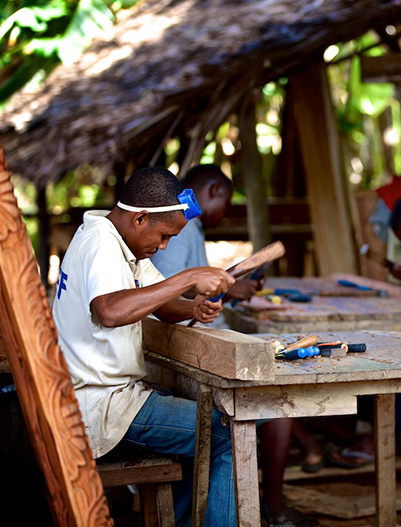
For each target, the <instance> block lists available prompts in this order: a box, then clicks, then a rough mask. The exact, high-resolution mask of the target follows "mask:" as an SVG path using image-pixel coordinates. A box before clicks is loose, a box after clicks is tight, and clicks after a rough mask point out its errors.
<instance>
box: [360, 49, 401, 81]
mask: <svg viewBox="0 0 401 527" xmlns="http://www.w3.org/2000/svg"><path fill="white" fill-rule="evenodd" d="M361 78H362V82H396V83H398V82H401V53H387V55H381V56H380V57H368V56H367V55H362V56H361Z"/></svg>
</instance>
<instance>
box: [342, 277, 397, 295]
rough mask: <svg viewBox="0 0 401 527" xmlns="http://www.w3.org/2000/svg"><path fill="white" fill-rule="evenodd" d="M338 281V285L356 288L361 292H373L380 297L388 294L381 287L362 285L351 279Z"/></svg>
mask: <svg viewBox="0 0 401 527" xmlns="http://www.w3.org/2000/svg"><path fill="white" fill-rule="evenodd" d="M337 283H338V285H342V286H345V287H351V288H354V289H356V290H357V291H360V292H361V293H371V294H372V296H380V297H386V296H388V292H387V291H384V290H380V289H373V288H372V287H368V286H366V285H360V284H358V283H356V282H351V281H350V280H337Z"/></svg>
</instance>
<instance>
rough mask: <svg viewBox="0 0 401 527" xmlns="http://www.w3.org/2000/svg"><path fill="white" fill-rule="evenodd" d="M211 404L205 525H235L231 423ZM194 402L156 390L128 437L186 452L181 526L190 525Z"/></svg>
mask: <svg viewBox="0 0 401 527" xmlns="http://www.w3.org/2000/svg"><path fill="white" fill-rule="evenodd" d="M222 416H223V414H221V413H220V412H218V411H217V410H213V416H212V446H211V461H210V481H209V499H208V507H207V511H206V516H205V522H204V527H235V525H236V520H235V496H234V478H233V463H232V453H231V435H230V427H229V426H228V425H226V426H224V425H223V424H222V421H221V418H222ZM195 427H196V402H194V401H190V400H187V399H181V398H178V397H174V396H172V395H166V394H164V393H161V392H159V391H155V392H153V393H152V394H151V395H150V396H149V398H148V399H147V401H146V403H145V404H144V406H143V407H142V408H141V410H140V412H139V413H138V415H137V416H136V417H135V419H134V420H133V422H132V423H131V426H130V428H129V429H128V432H127V434H126V435H125V437H124V442H125V443H127V442H129V443H131V444H133V445H135V446H140V447H147V448H148V449H150V450H152V451H153V452H159V453H161V454H172V455H179V456H182V459H181V461H182V469H183V480H182V481H179V482H176V483H174V484H173V495H174V509H175V516H176V525H177V527H190V525H191V499H192V478H193V459H194V450H195Z"/></svg>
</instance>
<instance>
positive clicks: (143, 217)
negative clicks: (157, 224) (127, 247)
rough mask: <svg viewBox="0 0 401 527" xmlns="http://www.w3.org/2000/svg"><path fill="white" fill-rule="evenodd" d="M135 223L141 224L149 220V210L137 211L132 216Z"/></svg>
mask: <svg viewBox="0 0 401 527" xmlns="http://www.w3.org/2000/svg"><path fill="white" fill-rule="evenodd" d="M133 220H134V224H135V225H138V226H139V225H143V224H144V223H146V222H147V221H148V220H149V212H147V211H146V210H142V211H141V212H137V213H136V214H135V216H134V218H133Z"/></svg>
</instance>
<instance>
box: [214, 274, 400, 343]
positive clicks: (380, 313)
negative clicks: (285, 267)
mask: <svg viewBox="0 0 401 527" xmlns="http://www.w3.org/2000/svg"><path fill="white" fill-rule="evenodd" d="M339 278H345V279H347V280H351V281H353V282H355V283H359V284H360V285H368V286H370V287H372V288H373V289H374V290H375V291H379V290H380V291H385V292H386V294H387V295H388V296H386V297H381V296H367V295H366V294H365V293H364V292H363V291H361V292H360V291H357V290H356V289H353V288H348V287H344V286H340V285H338V282H337V280H338V279H339ZM266 287H267V288H272V289H276V288H283V289H294V290H298V291H300V292H301V293H304V294H309V295H310V296H311V301H310V302H291V301H290V300H288V299H286V298H285V297H284V298H283V300H282V303H281V304H279V305H277V306H275V305H274V304H271V303H269V302H268V301H267V300H265V299H264V298H260V299H258V298H256V297H254V298H253V299H252V301H251V302H244V303H239V304H237V306H236V307H235V308H232V307H231V305H230V304H228V305H227V306H225V308H224V309H225V313H226V321H227V322H228V324H229V325H230V327H232V328H233V329H235V330H237V331H243V332H246V333H254V332H260V333H262V332H268V331H273V329H274V332H281V331H282V332H293V331H294V332H298V331H301V330H302V324H305V330H307V331H309V330H311V329H313V324H314V323H316V324H317V328H318V330H330V329H331V328H330V324H333V328H332V329H333V330H336V331H339V330H341V324H342V323H344V329H345V330H351V329H352V330H360V329H369V323H370V322H372V323H373V327H374V328H377V329H385V330H397V331H401V286H398V285H393V284H389V283H387V282H380V281H377V280H370V279H366V278H363V277H357V276H353V275H333V276H332V277H329V278H321V277H308V278H295V277H282V278H269V279H268V280H267V281H266ZM345 295H347V296H345ZM381 324H383V326H381ZM269 325H270V326H271V329H269ZM306 325H307V326H306ZM276 329H277V330H280V331H276Z"/></svg>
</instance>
